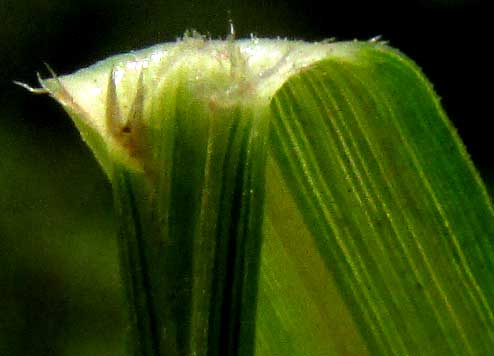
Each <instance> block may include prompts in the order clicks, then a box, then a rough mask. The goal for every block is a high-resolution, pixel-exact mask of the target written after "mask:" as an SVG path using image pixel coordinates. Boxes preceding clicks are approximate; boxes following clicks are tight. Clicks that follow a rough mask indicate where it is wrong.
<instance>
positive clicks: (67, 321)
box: [0, 0, 494, 356]
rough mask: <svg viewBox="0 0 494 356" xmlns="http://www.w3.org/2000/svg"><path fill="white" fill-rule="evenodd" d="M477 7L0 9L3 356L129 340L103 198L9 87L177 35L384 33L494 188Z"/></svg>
mask: <svg viewBox="0 0 494 356" xmlns="http://www.w3.org/2000/svg"><path fill="white" fill-rule="evenodd" d="M485 5H486V4H484V3H482V2H480V1H474V0H449V1H448V0H436V1H433V0H409V1H407V0H400V1H396V0H395V1H390V2H385V1H366V2H357V1H352V0H342V1H331V0H327V1H325V2H324V4H321V3H319V2H317V3H316V2H311V1H308V0H307V1H282V0H270V1H268V0H265V1H226V0H224V1H191V0H189V1H186V0H182V1H157V0H151V1H142V2H138V1H135V0H118V1H117V0H108V1H101V0H98V1H97V0H84V1H67V0H32V1H28V0H0V356H3V355H6V356H8V355H25V356H29V355H33V356H34V355H36V356H44V355H56V356H58V355H60V356H61V355H67V356H69V355H70V356H77V355H94V356H100V355H101V356H102V355H112V356H119V355H124V342H123V335H124V333H125V329H126V326H125V323H124V314H123V312H124V309H123V301H122V291H121V285H120V281H119V275H118V263H117V251H116V243H115V239H114V232H113V231H114V229H113V217H112V201H111V191H110V186H109V184H108V182H107V181H106V180H105V177H104V176H103V174H102V172H101V171H100V169H99V167H98V166H97V164H96V162H95V160H94V159H93V158H92V156H91V154H90V153H89V151H88V149H87V148H86V147H85V146H84V144H83V143H82V142H81V140H80V139H79V135H78V133H77V132H76V129H75V128H74V126H73V125H72V123H71V120H70V119H69V118H68V116H67V115H66V114H65V113H64V112H63V111H62V109H61V108H60V107H59V106H58V105H57V104H55V102H53V101H52V100H50V99H49V98H48V97H47V96H35V95H31V94H29V93H28V92H27V91H25V90H22V89H21V88H19V87H16V86H14V85H13V84H12V80H14V79H15V80H20V81H24V82H28V83H32V84H35V83H36V80H35V72H36V71H41V72H43V73H45V69H44V68H43V61H45V62H47V63H49V64H50V65H51V66H52V67H53V68H54V69H55V70H56V71H57V72H58V73H60V74H64V73H70V72H72V71H74V70H76V69H79V68H81V67H84V66H87V65H90V64H92V63H93V62H95V61H97V60H100V59H103V58H105V57H107V56H110V55H112V54H116V53H119V52H125V51H129V50H131V49H138V48H143V47H147V46H149V45H152V44H155V43H157V42H164V41H172V40H175V39H176V38H177V37H179V36H181V35H182V34H183V33H184V30H186V29H196V30H198V31H200V32H201V33H204V34H210V35H211V36H213V37H224V36H225V34H226V33H227V27H228V26H227V25H228V18H229V17H230V16H231V18H232V19H233V21H234V24H235V27H236V30H237V33H238V35H239V37H246V36H248V35H249V34H250V33H251V32H252V33H254V34H256V35H257V36H258V37H272V36H281V37H285V36H286V37H288V38H294V39H305V40H322V39H324V38H329V37H336V38H337V39H339V40H349V39H354V38H357V39H369V38H371V37H374V36H376V35H382V36H383V39H385V40H388V41H389V42H390V44H391V45H392V46H395V47H397V48H399V49H401V50H402V51H403V52H405V53H406V54H407V55H409V56H410V57H412V58H413V59H414V60H415V61H416V62H417V63H418V64H419V65H420V66H421V67H422V68H423V70H424V72H425V73H426V75H427V76H428V77H429V79H430V80H431V81H432V83H434V86H435V88H436V91H437V93H438V94H439V96H441V97H442V103H443V105H444V107H445V109H446V111H447V112H448V114H449V116H450V118H451V120H452V121H453V122H454V125H455V126H456V127H457V129H458V131H459V133H460V135H461V137H462V138H463V140H464V142H465V144H466V146H467V149H468V151H469V152H470V154H471V156H472V159H473V160H474V162H475V165H476V166H477V167H478V169H479V171H480V172H481V174H482V176H483V177H484V179H485V181H486V182H487V183H488V185H489V187H491V186H492V184H491V183H493V182H494V178H493V168H494V164H493V161H492V159H491V152H492V151H493V146H494V143H493V141H494V140H492V139H490V137H489V136H490V135H491V130H490V126H491V125H490V121H491V120H492V114H488V111H487V104H488V97H487V96H488V95H491V93H492V91H491V89H487V90H486V89H485V88H484V86H483V84H484V81H486V80H487V78H486V75H485V73H484V72H485V71H486V68H487V64H488V61H489V60H490V56H489V55H487V54H486V51H487V48H489V45H490V43H491V36H490V31H488V28H489V27H491V25H492V23H491V21H492V16H491V15H492V14H491V13H490V12H489V11H487V8H486V6H485ZM229 13H230V15H229ZM488 33H489V34H488ZM488 36H489V37H488ZM489 99H490V98H489ZM287 356H288V355H287Z"/></svg>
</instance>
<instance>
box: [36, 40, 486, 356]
mask: <svg viewBox="0 0 494 356" xmlns="http://www.w3.org/2000/svg"><path fill="white" fill-rule="evenodd" d="M42 85H43V87H44V88H45V90H46V91H47V92H49V93H50V94H51V95H52V96H53V97H54V98H56V99H57V100H58V101H59V102H60V103H61V104H62V105H63V106H64V107H65V109H66V110H67V111H68V112H69V114H71V115H72V116H73V118H74V121H75V123H76V125H77V126H78V128H79V129H80V131H81V134H82V136H83V138H84V139H85V140H86V142H87V143H88V145H89V146H90V147H91V148H92V150H93V151H94V153H95V155H96V157H97V159H98V160H99V162H100V163H101V165H102V166H103V169H104V170H105V172H106V173H107V175H108V176H109V178H110V180H111V181H112V184H113V189H114V196H115V207H116V213H117V214H116V215H117V224H118V225H119V245H120V259H121V266H122V268H121V272H122V276H123V280H124V282H125V283H124V284H125V287H126V291H127V300H128V304H129V311H130V314H129V316H130V325H131V328H130V329H131V334H132V337H133V338H131V340H132V341H131V343H132V348H133V350H134V351H135V354H136V355H149V356H158V355H176V356H185V355H195V356H199V355H201V356H202V355H204V356H206V355H207V356H219V355H230V356H240V355H241V356H250V355H252V354H254V353H255V354H256V355H258V356H276V355H280V356H332V355H371V354H372V355H486V354H489V353H490V351H491V350H493V349H494V313H493V303H494V285H493V284H492V271H493V270H494V269H493V268H494V255H493V243H492V238H493V237H494V211H493V208H492V204H491V201H490V200H489V197H488V195H487V193H486V190H485V187H484V185H483V183H482V182H481V180H480V178H479V176H478V174H477V172H476V171H475V169H474V167H473V165H472V163H471V161H470V159H469V157H468V155H467V153H466V151H465V148H464V147H463V146H462V144H461V142H460V140H459V138H458V136H457V135H456V132H455V130H454V128H453V127H452V126H451V124H450V123H449V121H448V119H447V117H446V116H445V114H444V112H443V110H442V109H441V107H440V104H439V100H438V98H437V97H436V95H435V93H434V91H433V89H432V87H431V85H430V84H429V83H428V81H427V79H426V78H425V77H424V75H423V74H422V73H421V71H420V70H419V69H418V68H417V66H416V65H415V64H414V63H413V62H411V61H410V60H409V59H408V58H406V57H405V56H404V55H402V54H401V53H399V52H397V51H396V50H393V49H391V48H389V47H387V46H385V45H383V44H380V43H375V42H369V43H368V42H342V43H326V42H324V43H315V44H310V43H306V42H300V41H283V40H258V39H255V38H253V39H251V40H243V41H238V42H234V41H210V40H206V39H205V38H203V37H200V36H193V37H186V38H185V39H184V40H183V41H179V42H177V43H176V44H163V45H157V46H155V47H151V48H149V49H146V50H143V51H137V52H134V53H131V54H126V55H120V56H116V57H113V58H111V59H108V60H106V61H103V62H101V63H99V64H96V65H95V66H92V67H89V68H88V69H84V70H81V71H79V72H76V73H74V74H73V75H69V76H64V77H61V78H54V79H51V80H47V81H42ZM261 245H262V246H261ZM259 269H260V273H259ZM258 286H259V288H258ZM258 290H259V294H257V291H258ZM256 308H257V309H256ZM254 334H255V336H256V340H255V343H254Z"/></svg>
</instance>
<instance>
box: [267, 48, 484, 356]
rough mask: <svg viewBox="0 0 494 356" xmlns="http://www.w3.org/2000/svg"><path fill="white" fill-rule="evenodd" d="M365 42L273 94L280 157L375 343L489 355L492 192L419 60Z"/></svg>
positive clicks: (320, 247) (391, 348)
mask: <svg viewBox="0 0 494 356" xmlns="http://www.w3.org/2000/svg"><path fill="white" fill-rule="evenodd" d="M355 48H356V51H355V52H354V53H353V56H351V57H350V56H348V57H343V56H335V57H331V58H328V59H327V60H324V61H321V62H319V63H317V64H315V65H313V66H312V67H310V68H309V69H307V70H305V71H304V72H303V73H301V74H299V75H297V76H294V77H292V78H291V79H290V80H288V81H287V82H286V83H285V85H284V86H283V87H282V88H281V89H280V90H279V91H278V93H277V94H276V96H275V97H274V99H273V101H272V103H271V108H272V110H273V113H274V116H273V121H272V135H271V149H272V156H273V158H274V161H275V165H277V166H278V168H279V169H280V171H281V172H282V176H283V179H284V184H286V185H287V187H288V190H289V191H290V194H292V195H293V197H294V199H295V201H296V205H297V207H298V209H299V211H300V213H301V215H302V216H303V220H304V222H305V224H306V226H307V227H308V229H309V230H310V232H311V235H312V238H313V239H314V241H315V246H317V247H316V248H314V250H313V251H312V253H317V254H319V255H320V256H321V257H322V258H323V260H324V262H325V265H326V268H327V269H328V271H329V272H330V273H331V274H332V275H333V277H334V278H335V280H336V285H337V286H338V288H339V292H340V293H341V294H342V296H343V299H344V301H345V303H346V304H347V306H348V308H349V309H350V311H351V314H352V318H353V319H354V321H355V322H356V324H357V325H358V327H359V329H360V333H361V335H362V336H363V337H364V338H365V340H366V343H367V345H368V347H369V350H370V351H371V353H375V354H438V355H439V354H482V353H486V352H488V351H489V350H490V349H492V347H493V346H494V338H493V331H494V319H493V317H492V315H493V314H492V309H493V305H492V300H494V299H493V292H492V283H490V280H491V278H490V277H491V276H490V274H489V273H488V272H487V271H489V270H492V269H491V267H492V263H493V261H494V258H493V253H492V251H493V249H492V241H491V240H490V238H492V237H493V236H494V214H493V210H492V206H491V204H490V202H489V199H488V197H487V194H486V192H485V188H484V186H483V185H482V183H481V181H480V179H479V177H478V175H477V173H476V172H475V170H474V168H473V166H472V164H471V162H470V161H469V158H468V156H467V154H466V152H465V150H464V148H463V146H462V145H461V143H460V141H459V139H458V137H457V136H456V134H455V132H454V130H453V129H452V127H451V125H450V123H449V122H448V121H447V118H446V117H445V115H444V113H443V111H442V109H441V108H440V106H439V104H438V100H437V98H436V97H435V95H434V93H433V91H432V89H431V87H430V85H429V83H428V82H427V81H426V79H425V78H424V76H423V75H422V74H421V73H420V71H419V70H418V69H417V68H416V67H415V65H414V64H413V63H411V61H409V60H408V59H406V57H404V56H403V55H401V54H399V53H397V52H396V51H393V50H391V49H388V48H387V47H384V46H381V45H372V44H361V43H356V44H355ZM269 186H270V183H269V182H268V183H267V187H268V189H269ZM267 194H268V196H269V193H267ZM267 205H268V207H269V205H270V204H269V202H267ZM277 206H278V208H279V207H280V206H283V203H282V202H280V203H278V204H277ZM272 214H273V212H272V211H271V212H270V209H269V208H268V211H267V215H268V217H269V215H272ZM268 219H269V218H268ZM268 235H269V234H268ZM296 236H298V235H297V231H293V232H292V236H291V238H295V237H296ZM268 238H273V239H275V238H278V239H288V238H290V237H287V236H281V237H280V236H276V235H275V234H271V235H270V236H269V237H268ZM268 268H269V266H266V267H264V266H263V267H262V269H261V270H262V271H263V269H268ZM284 278H286V277H284ZM321 278H326V277H324V276H321ZM261 288H262V287H261ZM308 302H312V303H316V304H317V303H319V304H320V303H321V301H317V300H314V299H312V300H308ZM286 303H290V302H289V301H286ZM260 310H261V311H262V305H261V306H260ZM326 318H327V322H328V323H335V322H337V321H336V320H333V319H332V315H326ZM328 337H330V338H331V337H333V338H334V336H331V335H328ZM349 342H351V341H350V340H349ZM300 354H304V353H300Z"/></svg>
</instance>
